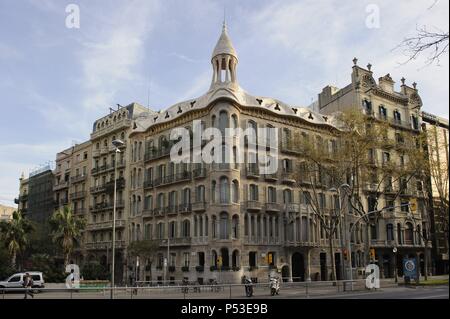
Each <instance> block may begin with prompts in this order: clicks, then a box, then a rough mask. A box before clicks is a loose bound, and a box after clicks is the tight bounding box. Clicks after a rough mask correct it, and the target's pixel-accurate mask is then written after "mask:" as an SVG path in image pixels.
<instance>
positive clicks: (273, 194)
mask: <svg viewBox="0 0 450 319" xmlns="http://www.w3.org/2000/svg"><path fill="white" fill-rule="evenodd" d="M267 200H268V202H269V203H276V202H277V189H276V188H275V187H272V186H269V187H268V188H267Z"/></svg>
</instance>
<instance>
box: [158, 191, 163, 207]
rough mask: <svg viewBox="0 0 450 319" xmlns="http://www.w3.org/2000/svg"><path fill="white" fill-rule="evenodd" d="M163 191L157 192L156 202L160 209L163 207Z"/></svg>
mask: <svg viewBox="0 0 450 319" xmlns="http://www.w3.org/2000/svg"><path fill="white" fill-rule="evenodd" d="M164 204H165V203H164V193H159V194H158V203H157V208H159V209H162V208H164Z"/></svg>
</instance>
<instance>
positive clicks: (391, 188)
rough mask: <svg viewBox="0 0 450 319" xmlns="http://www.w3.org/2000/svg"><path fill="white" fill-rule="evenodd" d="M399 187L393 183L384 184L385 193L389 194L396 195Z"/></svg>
mask: <svg viewBox="0 0 450 319" xmlns="http://www.w3.org/2000/svg"><path fill="white" fill-rule="evenodd" d="M397 192H398V189H397V188H396V187H394V186H392V185H389V184H388V185H385V186H384V193H385V194H389V195H395V194H397Z"/></svg>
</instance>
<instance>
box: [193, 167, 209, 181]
mask: <svg viewBox="0 0 450 319" xmlns="http://www.w3.org/2000/svg"><path fill="white" fill-rule="evenodd" d="M207 174H208V173H207V171H206V168H196V169H194V170H193V171H192V175H193V177H194V178H195V179H197V178H205V177H206V176H207Z"/></svg>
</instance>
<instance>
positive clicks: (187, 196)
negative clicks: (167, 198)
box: [182, 188, 191, 205]
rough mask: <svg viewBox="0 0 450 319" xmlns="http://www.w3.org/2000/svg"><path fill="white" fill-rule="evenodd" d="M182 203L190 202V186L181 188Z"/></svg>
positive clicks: (187, 203)
mask: <svg viewBox="0 0 450 319" xmlns="http://www.w3.org/2000/svg"><path fill="white" fill-rule="evenodd" d="M182 204H183V205H190V204H191V189H190V188H185V189H184V190H183V198H182Z"/></svg>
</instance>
